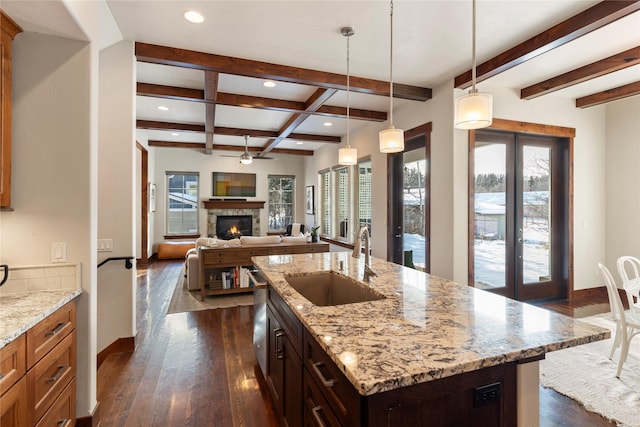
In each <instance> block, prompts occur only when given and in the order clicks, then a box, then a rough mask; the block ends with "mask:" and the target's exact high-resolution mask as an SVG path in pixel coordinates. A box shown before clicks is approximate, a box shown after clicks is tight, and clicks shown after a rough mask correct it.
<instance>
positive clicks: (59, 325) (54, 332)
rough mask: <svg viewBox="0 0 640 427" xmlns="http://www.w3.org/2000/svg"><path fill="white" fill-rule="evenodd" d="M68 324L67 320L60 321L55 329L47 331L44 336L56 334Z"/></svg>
mask: <svg viewBox="0 0 640 427" xmlns="http://www.w3.org/2000/svg"><path fill="white" fill-rule="evenodd" d="M66 325H67V322H61V323H58V326H56V327H55V328H54V329H52V330H50V331H47V332H46V333H45V334H44V336H45V337H52V336H54V335H55V334H57V333H58V332H60V331H61V330H62V328H64V327H65V326H66Z"/></svg>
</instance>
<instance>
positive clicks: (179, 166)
mask: <svg viewBox="0 0 640 427" xmlns="http://www.w3.org/2000/svg"><path fill="white" fill-rule="evenodd" d="M220 154H225V155H230V154H237V155H238V156H239V155H240V154H242V153H241V152H236V151H234V152H229V151H224V152H222V151H214V152H213V155H211V154H209V155H206V154H204V150H196V149H184V148H161V147H152V148H151V151H150V155H149V157H150V158H151V157H153V162H154V166H153V167H154V173H153V175H152V174H151V173H150V175H149V177H150V178H149V179H150V180H151V181H153V182H155V184H156V192H157V202H156V203H157V210H156V212H155V213H153V214H152V215H151V217H153V223H154V231H153V242H154V243H155V244H157V243H159V242H162V241H163V240H164V234H165V224H166V211H165V206H166V200H165V194H166V191H167V190H166V180H165V172H166V171H174V172H199V173H200V196H199V199H200V200H201V201H202V200H208V199H210V198H211V197H213V196H212V189H211V184H212V181H211V179H212V178H211V173H212V172H213V171H217V172H247V173H255V174H256V184H257V188H256V197H249V198H247V199H248V200H261V201H265V202H266V201H267V200H268V191H267V176H268V175H294V176H296V177H297V179H296V206H295V219H296V221H300V222H304V221H305V213H304V212H305V210H304V187H305V179H304V165H305V162H304V159H303V158H302V157H300V156H291V155H286V154H272V157H276V158H277V160H254V162H253V163H252V164H250V165H241V164H240V162H239V160H238V159H236V158H230V157H220ZM200 207H201V209H200V212H199V217H198V218H199V227H200V234H201V235H203V236H204V235H206V233H207V224H206V222H207V213H206V212H207V211H206V210H205V209H204V208H202V203H200ZM260 225H261V233H262V235H266V233H267V227H268V222H267V209H266V205H265V209H263V210H262V211H261V212H260ZM308 225H309V224H308ZM155 248H156V250H155V252H157V247H155Z"/></svg>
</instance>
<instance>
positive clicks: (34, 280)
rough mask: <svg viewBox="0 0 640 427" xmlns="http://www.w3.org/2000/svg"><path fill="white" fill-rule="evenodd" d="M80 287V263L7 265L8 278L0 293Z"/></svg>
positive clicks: (0, 288)
mask: <svg viewBox="0 0 640 427" xmlns="http://www.w3.org/2000/svg"><path fill="white" fill-rule="evenodd" d="M79 287H80V264H47V265H32V266H22V267H9V279H8V280H7V282H6V283H5V284H4V285H2V287H0V295H6V294H12V293H18V292H34V291H47V290H58V289H78V288H79Z"/></svg>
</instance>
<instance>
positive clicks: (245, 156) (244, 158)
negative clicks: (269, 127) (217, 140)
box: [240, 135, 253, 165]
mask: <svg viewBox="0 0 640 427" xmlns="http://www.w3.org/2000/svg"><path fill="white" fill-rule="evenodd" d="M247 139H249V135H245V136H244V153H242V155H241V156H240V163H242V164H243V165H250V164H251V163H252V162H253V156H252V155H251V154H249V148H248V143H247Z"/></svg>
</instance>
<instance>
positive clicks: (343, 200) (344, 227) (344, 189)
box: [334, 167, 351, 239]
mask: <svg viewBox="0 0 640 427" xmlns="http://www.w3.org/2000/svg"><path fill="white" fill-rule="evenodd" d="M350 169H351V168H348V167H340V168H337V169H335V177H336V193H335V194H336V224H338V225H339V227H338V230H335V231H337V233H335V234H336V236H334V237H340V238H343V239H349V234H350V232H351V230H349V218H350V217H351V215H349V212H350V210H351V205H350V203H349V199H350V185H349V177H350V175H351V174H350V173H349V171H350Z"/></svg>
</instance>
